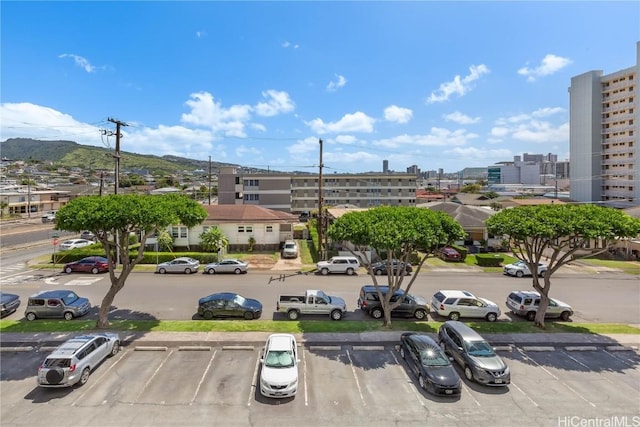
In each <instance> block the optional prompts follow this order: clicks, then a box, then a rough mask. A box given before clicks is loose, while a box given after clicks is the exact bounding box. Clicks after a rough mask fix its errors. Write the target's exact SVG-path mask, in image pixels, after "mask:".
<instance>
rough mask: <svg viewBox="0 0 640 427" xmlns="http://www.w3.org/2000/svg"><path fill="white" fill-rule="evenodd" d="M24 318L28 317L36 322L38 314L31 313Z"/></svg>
mask: <svg viewBox="0 0 640 427" xmlns="http://www.w3.org/2000/svg"><path fill="white" fill-rule="evenodd" d="M24 317H26V318H27V320H29V321H32V320H36V314H35V313H31V312H29V313H27V314H26V315H25V316H24Z"/></svg>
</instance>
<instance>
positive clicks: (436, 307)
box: [431, 290, 501, 322]
mask: <svg viewBox="0 0 640 427" xmlns="http://www.w3.org/2000/svg"><path fill="white" fill-rule="evenodd" d="M431 312H432V313H436V314H438V315H440V316H443V317H448V318H449V319H451V320H458V319H460V318H461V317H462V318H465V317H469V318H484V319H487V320H488V321H489V322H495V321H496V320H497V319H498V317H500V314H501V313H500V308H499V307H498V305H497V304H496V303H494V302H493V301H489V300H488V299H485V298H480V297H476V296H475V295H473V294H472V293H471V292H468V291H454V290H441V291H438V292H436V293H435V294H433V297H432V298H431Z"/></svg>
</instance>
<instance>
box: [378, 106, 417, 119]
mask: <svg viewBox="0 0 640 427" xmlns="http://www.w3.org/2000/svg"><path fill="white" fill-rule="evenodd" d="M412 117H413V111H411V110H410V109H408V108H403V107H398V106H397V105H390V106H388V107H387V108H385V109H384V119H385V120H386V121H389V122H395V123H407V122H409V120H411V118H412Z"/></svg>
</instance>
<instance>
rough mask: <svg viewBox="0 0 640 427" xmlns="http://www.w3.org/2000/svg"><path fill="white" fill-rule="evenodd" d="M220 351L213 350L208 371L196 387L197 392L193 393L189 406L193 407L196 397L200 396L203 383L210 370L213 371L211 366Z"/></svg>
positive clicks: (205, 371) (206, 370)
mask: <svg viewBox="0 0 640 427" xmlns="http://www.w3.org/2000/svg"><path fill="white" fill-rule="evenodd" d="M217 352H218V350H213V354H212V355H211V359H209V364H207V369H205V370H204V374H202V377H200V381H199V382H198V386H197V387H196V391H195V392H194V393H193V397H192V398H191V402H189V405H193V402H195V401H196V397H197V396H198V392H200V387H202V383H203V382H204V379H205V377H206V376H207V374H208V373H209V369H211V365H212V364H213V359H214V358H215V357H216V353H217Z"/></svg>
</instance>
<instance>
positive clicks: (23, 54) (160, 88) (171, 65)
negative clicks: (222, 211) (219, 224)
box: [0, 2, 640, 173]
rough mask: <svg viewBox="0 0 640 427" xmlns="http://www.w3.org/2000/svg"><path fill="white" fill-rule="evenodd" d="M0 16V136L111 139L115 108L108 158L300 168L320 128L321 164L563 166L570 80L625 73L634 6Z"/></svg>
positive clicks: (286, 6)
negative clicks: (520, 160) (117, 153)
mask: <svg viewBox="0 0 640 427" xmlns="http://www.w3.org/2000/svg"><path fill="white" fill-rule="evenodd" d="M87 16H105V17H106V16H111V17H116V18H115V19H110V20H107V21H105V22H104V25H96V23H95V21H94V20H88V19H86V17H87ZM602 16H615V17H616V25H609V26H607V31H605V32H599V31H594V28H599V27H601V25H602V22H601V20H602ZM0 19H1V21H0V23H1V24H2V38H1V41H0V43H1V47H2V52H3V58H2V63H1V64H0V71H1V77H0V78H1V83H2V99H1V104H0V140H6V139H8V138H20V137H21V138H34V139H41V140H71V141H76V142H78V143H80V144H84V145H94V146H101V147H108V148H113V146H114V144H115V138H114V137H113V136H107V135H105V134H104V133H103V132H101V130H107V131H115V126H114V125H113V123H111V122H109V121H107V119H108V118H115V119H118V120H122V121H123V122H125V123H127V124H128V126H126V127H123V128H122V136H123V137H122V141H121V143H122V146H121V149H122V150H123V151H127V152H133V153H140V154H154V155H159V156H162V155H176V156H181V157H185V158H190V159H196V160H203V161H204V160H207V159H208V158H209V156H211V158H212V160H214V161H217V162H225V163H232V164H238V165H242V166H246V167H256V168H262V169H271V170H279V171H283V172H291V171H296V170H298V171H308V172H312V173H313V172H314V171H316V170H317V167H318V164H319V154H318V151H319V144H318V140H319V139H320V138H322V139H323V142H324V144H323V145H324V146H323V164H324V166H325V172H327V173H333V172H337V173H359V172H369V171H382V170H383V161H384V160H388V166H387V167H388V169H389V170H393V171H398V172H403V171H406V169H407V168H408V167H411V166H413V165H416V166H417V167H418V168H420V169H421V170H422V171H428V170H438V169H443V170H444V172H445V173H454V172H458V171H461V170H463V169H465V168H474V167H489V166H491V165H493V164H496V163H498V162H504V161H509V160H510V159H513V157H514V156H518V155H522V154H523V153H534V154H547V153H554V154H557V156H558V160H559V161H563V160H567V159H568V158H569V111H568V109H569V96H568V93H567V91H568V87H569V86H570V84H571V77H572V76H575V75H579V74H582V73H584V72H588V71H590V70H604V72H605V73H607V72H610V71H613V70H618V69H624V68H626V67H629V66H630V65H632V64H633V63H634V61H635V46H636V42H637V41H638V40H637V39H638V28H639V27H640V17H639V14H638V4H637V3H635V2H366V3H363V2H276V3H271V2H5V3H3V6H2V15H1V16H0ZM141 22H144V23H145V24H144V25H142V26H141Z"/></svg>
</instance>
